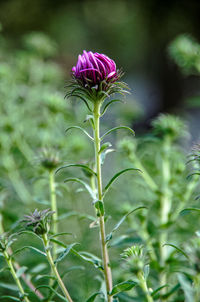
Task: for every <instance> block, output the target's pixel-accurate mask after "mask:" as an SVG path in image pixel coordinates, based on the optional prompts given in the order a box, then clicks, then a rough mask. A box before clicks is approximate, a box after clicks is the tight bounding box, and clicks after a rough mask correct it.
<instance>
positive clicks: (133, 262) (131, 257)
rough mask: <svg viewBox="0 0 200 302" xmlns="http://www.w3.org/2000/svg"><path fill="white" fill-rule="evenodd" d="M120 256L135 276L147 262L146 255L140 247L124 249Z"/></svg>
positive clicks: (134, 246)
mask: <svg viewBox="0 0 200 302" xmlns="http://www.w3.org/2000/svg"><path fill="white" fill-rule="evenodd" d="M121 256H122V258H123V259H125V260H126V262H127V263H128V265H129V267H130V269H131V271H132V272H134V273H135V274H137V273H138V272H139V271H143V270H144V267H145V266H146V265H147V262H148V261H147V260H148V258H147V253H146V251H145V249H144V247H143V246H142V245H133V246H131V247H129V248H127V249H125V250H124V252H123V253H122V255H121Z"/></svg>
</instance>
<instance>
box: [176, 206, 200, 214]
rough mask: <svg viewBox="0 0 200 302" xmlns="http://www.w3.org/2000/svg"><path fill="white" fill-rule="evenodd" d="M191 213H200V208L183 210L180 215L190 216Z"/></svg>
mask: <svg viewBox="0 0 200 302" xmlns="http://www.w3.org/2000/svg"><path fill="white" fill-rule="evenodd" d="M190 211H196V212H200V209H198V208H186V209H184V210H182V211H181V212H180V215H186V214H188V213H189V212H190Z"/></svg>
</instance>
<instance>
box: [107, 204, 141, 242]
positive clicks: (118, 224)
mask: <svg viewBox="0 0 200 302" xmlns="http://www.w3.org/2000/svg"><path fill="white" fill-rule="evenodd" d="M141 209H146V207H145V206H141V207H137V208H136V209H134V210H132V211H130V212H128V213H127V214H126V215H124V216H123V217H122V218H121V219H120V221H119V222H118V223H117V224H116V225H115V226H114V228H113V230H112V231H111V232H110V233H109V234H108V235H107V236H106V242H108V241H109V240H111V239H112V235H113V233H114V232H115V231H116V230H117V229H118V228H119V227H120V225H121V224H122V223H123V222H124V220H125V219H126V218H127V217H128V216H129V215H130V214H132V213H134V212H136V211H137V210H141Z"/></svg>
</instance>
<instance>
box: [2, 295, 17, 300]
mask: <svg viewBox="0 0 200 302" xmlns="http://www.w3.org/2000/svg"><path fill="white" fill-rule="evenodd" d="M1 299H11V300H13V301H21V300H20V299H18V298H16V297H13V296H1V297H0V300H1Z"/></svg>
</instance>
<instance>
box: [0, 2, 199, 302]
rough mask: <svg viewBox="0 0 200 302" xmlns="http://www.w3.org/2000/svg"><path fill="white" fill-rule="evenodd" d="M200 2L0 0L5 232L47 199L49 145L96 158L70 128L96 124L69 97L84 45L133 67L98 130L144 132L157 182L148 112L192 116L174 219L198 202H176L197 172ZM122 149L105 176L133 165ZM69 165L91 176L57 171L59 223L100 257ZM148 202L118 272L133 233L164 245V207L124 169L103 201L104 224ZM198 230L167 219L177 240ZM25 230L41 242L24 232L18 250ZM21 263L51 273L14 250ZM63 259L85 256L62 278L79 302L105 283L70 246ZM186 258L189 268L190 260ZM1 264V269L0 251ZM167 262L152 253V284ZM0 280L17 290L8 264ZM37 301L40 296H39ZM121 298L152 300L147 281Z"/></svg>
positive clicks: (127, 229)
mask: <svg viewBox="0 0 200 302" xmlns="http://www.w3.org/2000/svg"><path fill="white" fill-rule="evenodd" d="M199 10H200V2H199V1H194V0H193V1H167V2H164V1H155V0H154V1H153V0H150V1H126V0H116V1H106V0H101V1H95V0H93V1H84V0H82V1H76V0H74V1H62V0H59V1H53V0H48V1H47V0H35V1H29V0H5V1H2V0H1V1H0V24H1V32H0V110H1V117H0V127H1V132H0V156H1V162H0V165H1V171H0V188H1V195H0V210H1V215H0V221H1V222H2V224H3V227H4V229H5V230H6V231H8V230H10V229H12V230H13V231H15V230H18V228H19V225H18V223H17V221H19V220H20V219H21V218H22V217H23V215H24V214H28V213H29V212H30V211H33V210H34V209H35V208H38V209H44V208H47V207H49V184H48V173H47V171H46V170H45V169H44V168H42V167H41V165H40V162H41V149H42V148H44V147H46V148H51V149H54V150H56V151H57V152H58V153H59V156H60V162H62V163H72V162H76V163H90V164H91V163H92V162H93V146H92V145H91V144H89V143H88V141H87V138H85V137H84V136H83V135H81V134H80V133H79V132H78V131H77V130H73V132H71V133H68V134H65V129H66V128H67V127H69V126H72V125H79V126H83V127H85V128H86V129H89V124H88V123H87V122H85V123H84V120H85V117H86V115H87V109H86V108H85V107H84V105H83V104H82V103H80V102H78V101H77V100H76V101H75V100H64V96H65V91H66V89H65V88H64V86H65V84H66V83H67V81H68V80H69V79H70V72H71V68H72V66H73V65H74V64H76V60H77V56H78V54H79V53H82V50H83V49H85V50H91V51H94V52H95V51H97V52H99V53H105V54H107V55H108V56H110V57H111V58H112V59H114V60H115V61H116V63H117V66H118V68H122V69H123V71H124V72H125V75H124V78H123V80H124V81H125V82H127V83H128V84H129V86H130V88H131V95H130V96H127V97H126V103H125V104H123V105H120V104H119V105H118V104H116V105H114V106H113V107H112V108H111V109H110V110H109V112H108V113H107V114H106V115H105V117H103V119H102V133H103V132H104V131H105V130H107V129H108V128H110V127H114V126H117V125H121V124H125V125H127V126H129V127H133V129H134V130H135V131H136V137H137V140H138V141H137V143H136V141H135V140H134V141H132V143H133V145H134V147H133V148H134V151H135V150H136V145H137V151H135V152H136V153H137V154H138V157H139V158H140V159H141V160H142V162H143V165H144V166H145V167H146V169H147V170H148V171H149V173H150V174H151V175H152V178H153V179H154V180H155V182H156V183H157V184H158V186H159V185H160V182H161V168H160V167H161V162H162V144H161V141H160V140H157V139H155V140H154V139H153V138H152V136H153V135H152V126H151V122H152V119H153V118H154V117H156V116H157V115H158V113H159V112H164V113H166V112H169V113H174V114H177V115H180V116H181V117H183V118H184V119H185V120H186V124H187V125H188V126H189V132H190V135H188V134H187V135H186V136H185V137H184V139H183V140H182V141H180V143H179V144H178V145H177V144H176V143H175V142H173V144H174V145H173V147H172V151H171V152H172V153H170V154H171V162H170V164H171V166H172V176H173V177H172V180H171V185H172V188H171V190H172V192H173V202H174V203H173V207H172V209H171V210H172V211H173V212H174V216H173V219H172V221H174V220H176V219H177V217H178V211H180V210H182V209H183V208H184V206H185V205H186V204H187V205H188V204H190V205H193V206H196V205H198V201H195V197H196V196H197V195H198V193H197V192H196V191H195V190H194V192H193V191H192V192H191V195H190V196H189V198H188V199H187V200H184V202H183V205H181V206H180V200H182V197H183V196H184V194H185V188H186V186H187V185H188V180H187V179H186V177H187V175H188V174H189V173H190V172H189V169H188V167H185V163H186V154H187V152H188V150H189V149H190V147H191V144H192V143H193V142H195V141H198V138H199V131H198V129H199V125H200V123H199V117H200V108H199V107H200V96H199V83H200V78H199V72H200V59H199V58H200V55H199V54H200V46H199V44H198V42H199V41H200V26H199V25H200V24H199ZM89 131H90V129H89ZM124 136H125V134H124V132H123V133H122V132H119V133H118V134H115V135H114V136H111V138H110V140H111V142H112V144H113V145H114V148H116V147H117V146H118V145H119V141H120V140H121V139H122V138H124ZM125 145H126V144H125ZM120 148H121V149H120V150H121V152H120V151H117V152H115V153H113V155H108V157H107V159H106V161H107V162H106V165H105V168H104V184H106V183H107V181H108V180H109V179H110V177H112V175H113V174H114V173H115V172H117V171H119V170H120V168H126V167H129V166H130V165H132V164H133V163H131V162H130V158H129V156H128V154H127V153H124V148H122V146H121V147H120ZM125 149H126V148H125ZM122 151H123V152H122ZM125 151H126V152H127V150H125ZM129 151H130V150H128V152H129ZM134 164H135V163H134ZM72 175H74V176H80V177H82V178H85V179H86V180H87V181H89V179H88V176H87V175H85V174H84V173H83V172H82V171H81V170H78V169H77V170H73V169H69V170H66V171H63V172H62V173H60V174H59V175H58V176H56V181H57V182H58V186H57V196H58V206H59V216H60V218H59V219H60V222H59V230H60V231H67V232H72V233H73V234H74V235H75V236H76V238H75V239H74V238H67V239H66V242H67V243H71V242H73V241H77V242H80V243H81V244H80V250H87V251H89V252H92V253H94V254H97V255H98V256H100V251H99V248H98V244H97V243H98V230H97V228H90V223H91V222H92V221H93V215H94V210H93V207H92V206H91V200H90V199H89V198H88V196H87V194H86V192H85V191H83V190H81V189H80V188H79V187H78V186H77V185H76V184H74V185H68V186H67V185H63V180H64V179H65V178H66V177H70V176H72ZM195 189H196V188H195ZM192 194H193V195H192ZM191 196H192V197H191ZM140 205H148V206H149V208H150V212H149V213H150V214H148V215H146V214H145V213H143V214H140V215H139V214H138V216H137V217H134V218H133V219H131V218H130V217H129V219H128V221H127V222H126V223H125V225H124V228H123V227H122V230H121V231H120V232H119V233H118V235H119V236H117V237H116V240H115V241H113V243H112V246H113V247H111V249H110V254H111V259H112V262H113V272H114V278H115V280H117V281H123V280H124V278H126V277H127V275H128V273H127V272H124V268H123V264H122V265H121V264H120V266H119V260H118V259H119V257H120V254H121V253H122V251H123V249H124V248H126V247H128V246H130V244H132V243H135V242H139V243H141V242H145V244H146V242H147V243H148V242H149V240H150V241H151V237H153V238H155V241H153V243H152V242H151V243H152V244H153V245H154V246H155V249H156V247H157V246H156V244H157V243H156V238H157V237H158V236H159V230H158V228H159V223H160V222H159V213H158V211H159V210H158V208H159V206H158V199H157V196H155V195H154V194H153V193H152V192H151V190H149V188H148V186H146V185H145V183H144V181H143V180H142V178H141V177H140V176H138V175H132V174H131V177H130V175H128V176H123V177H122V178H121V180H119V181H118V182H117V183H116V185H115V186H114V188H113V190H111V192H110V193H109V194H108V197H107V199H106V211H107V215H108V218H109V219H108V222H109V224H108V227H107V228H108V231H109V230H111V229H112V227H113V226H114V225H115V223H116V222H117V221H118V220H119V219H120V218H121V217H122V215H123V214H125V213H127V211H129V210H130V209H132V208H133V207H136V206H140ZM176 211H177V212H176ZM195 215H196V214H195ZM111 216H112V218H111ZM195 217H196V216H195ZM195 231H196V221H194V219H193V217H192V218H188V217H186V218H185V216H184V219H183V218H181V219H180V220H178V222H177V224H176V226H175V227H174V226H173V224H172V226H171V225H170V226H167V232H168V233H170V236H171V237H170V240H171V241H173V242H175V243H177V244H182V243H183V242H184V241H187V240H189V239H191V237H192V236H193V235H194V233H195ZM149 238H150V239H149ZM28 240H30V241H31V243H33V240H32V239H30V238H29V237H28V236H26V235H24V236H22V237H20V238H19V240H18V241H17V242H16V243H14V250H15V249H17V248H18V247H19V246H21V245H23V244H24V242H26V241H28ZM35 246H37V247H39V243H38V242H35ZM172 256H173V257H174V254H173V255H172ZM173 257H172V259H171V258H170V259H171V260H170V261H171V262H170V261H169V263H168V269H169V271H170V272H171V271H173V269H174V267H176V268H177V267H178V266H179V265H180V266H181V265H182V266H183V263H184V261H182V259H181V261H180V262H179V261H178V259H177V258H176V257H175V258H173ZM158 258H159V257H158ZM0 260H1V259H0ZM17 261H18V262H19V263H20V264H21V265H23V266H26V267H27V274H28V276H30V278H31V279H32V280H33V281H34V282H35V283H36V284H37V285H38V284H41V280H40V279H39V277H38V276H39V275H40V274H42V273H47V272H48V266H47V264H46V263H44V260H43V258H42V257H40V256H38V255H37V254H34V252H30V251H24V252H23V253H22V254H19V255H18V256H17ZM194 261H196V258H195V260H194ZM39 263H40V266H37V265H38V264H39ZM41 263H43V266H41ZM65 265H66V267H68V266H72V265H81V267H80V268H79V270H77V271H74V272H71V273H70V275H69V276H67V277H66V280H67V281H68V280H70V281H69V282H68V283H69V289H70V291H71V292H72V296H73V297H74V298H75V301H82V299H83V298H82V297H84V301H85V300H86V298H87V297H88V296H89V295H90V294H92V293H93V292H94V291H95V290H96V291H98V289H99V287H100V286H101V281H102V280H101V277H100V275H99V273H97V272H96V270H95V268H93V267H92V266H91V265H89V264H86V268H85V269H83V267H82V266H85V263H82V262H80V260H79V259H76V257H75V256H72V255H69V257H68V258H67V260H66V262H65ZM170 265H171V266H170ZM184 265H185V267H187V263H184ZM0 266H1V267H3V262H2V261H1V263H0ZM119 267H120V268H119ZM159 269H160V268H159V267H157V264H156V261H152V271H151V272H152V275H151V279H150V284H151V286H152V288H154V289H155V288H156V287H157V286H158V274H157V272H158V271H159ZM187 269H188V271H189V268H187ZM190 269H191V270H190V274H191V276H193V275H195V274H196V271H195V269H194V268H193V267H192V268H190ZM192 269H193V270H194V271H193V270H192ZM61 270H62V266H61ZM86 276H87V278H86ZM0 279H1V282H0V285H1V287H0V295H3V294H8V293H13V294H14V293H15V291H14V288H13V287H12V286H13V281H12V278H11V277H10V276H9V274H8V272H7V271H3V272H2V274H1V276H0ZM191 279H192V277H191ZM88 280H90V282H88ZM174 280H176V278H175V277H174V275H173V276H172V281H174ZM45 282H47V280H45ZM6 283H8V284H9V286H10V287H9V286H6ZM175 283H176V282H175ZM77 284H78V285H77ZM77 286H78V290H77ZM46 292H47V291H45V290H44V293H46ZM99 299H100V298H99ZM181 299H182V300H181ZM97 300H98V299H97ZM31 301H37V298H36V297H35V296H34V295H33V294H32V300H31ZM55 301H59V298H58V299H57V300H56V299H55ZM98 301H102V300H101V299H100V300H98ZM120 301H140V302H141V301H145V298H144V297H143V295H142V293H141V292H140V291H139V293H137V295H136V293H135V292H133V293H131V294H130V297H129V296H128V295H122V296H120ZM170 301H184V296H183V291H182V290H181V289H180V292H179V295H178V294H177V296H176V298H173V300H170Z"/></svg>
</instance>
